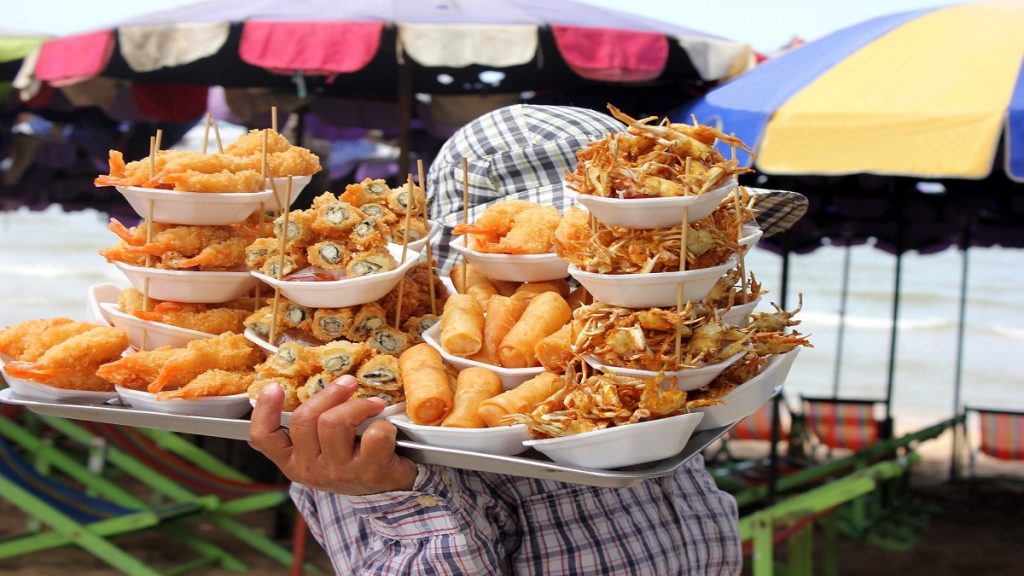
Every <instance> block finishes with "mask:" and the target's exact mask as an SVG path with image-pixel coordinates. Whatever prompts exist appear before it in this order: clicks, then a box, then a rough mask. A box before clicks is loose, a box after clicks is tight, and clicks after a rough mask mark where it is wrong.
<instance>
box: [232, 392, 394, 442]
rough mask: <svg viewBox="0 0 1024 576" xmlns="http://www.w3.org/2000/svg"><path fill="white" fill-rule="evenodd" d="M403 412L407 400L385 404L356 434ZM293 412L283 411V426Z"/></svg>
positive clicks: (254, 401)
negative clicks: (376, 422) (379, 421)
mask: <svg viewBox="0 0 1024 576" xmlns="http://www.w3.org/2000/svg"><path fill="white" fill-rule="evenodd" d="M249 405H250V406H252V407H253V408H255V407H256V400H253V399H252V398H250V399H249ZM403 413H405V402H398V403H395V404H392V405H391V406H385V407H384V410H382V411H381V413H380V414H377V415H376V416H371V417H370V418H367V419H366V421H365V422H363V423H362V424H360V425H359V426H358V427H356V436H359V435H361V434H362V433H363V432H365V431H366V428H367V427H369V426H370V424H373V423H374V422H375V421H377V420H389V419H390V417H391V416H397V415H399V414H403ZM292 414H294V412H281V426H284V427H285V428H287V427H288V426H290V425H291V423H292Z"/></svg>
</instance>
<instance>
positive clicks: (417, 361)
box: [398, 344, 453, 426]
mask: <svg viewBox="0 0 1024 576" xmlns="http://www.w3.org/2000/svg"><path fill="white" fill-rule="evenodd" d="M398 370H399V372H400V374H401V378H402V387H403V389H404V390H405V412H406V414H408V415H409V419H410V420H412V421H413V422H415V423H416V424H424V425H428V426H436V425H438V424H440V423H441V422H442V421H443V420H444V419H445V417H446V416H448V413H449V412H451V409H452V400H453V398H452V389H451V387H450V386H449V385H448V374H447V373H446V372H445V368H444V362H443V361H442V360H441V355H440V354H438V353H437V350H434V348H433V347H432V346H430V345H429V344H417V345H415V346H413V347H412V348H409V349H408V350H406V351H405V352H403V353H402V355H401V357H399V359H398Z"/></svg>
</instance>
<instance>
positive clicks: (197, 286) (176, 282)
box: [114, 262, 257, 304]
mask: <svg viewBox="0 0 1024 576" xmlns="http://www.w3.org/2000/svg"><path fill="white" fill-rule="evenodd" d="M114 266H115V267H116V268H117V269H118V270H120V271H121V273H123V274H124V275H125V276H126V277H127V278H128V281H129V282H131V283H132V286H133V287H135V289H136V290H138V291H139V292H144V291H145V290H146V278H149V297H150V298H156V299H157V300H171V301H172V302H186V303H189V304H217V303H220V302H227V301H228V300H235V299H237V298H241V297H242V296H244V295H245V294H246V293H247V292H248V291H249V290H250V289H251V288H252V287H254V286H256V282H257V280H256V278H253V277H252V275H251V274H249V273H248V272H194V271H190V270H163V269H160V268H146V267H143V266H132V265H130V264H125V263H124V262H114Z"/></svg>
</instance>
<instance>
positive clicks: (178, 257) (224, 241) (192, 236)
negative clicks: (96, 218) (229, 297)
mask: <svg viewBox="0 0 1024 576" xmlns="http://www.w3.org/2000/svg"><path fill="white" fill-rule="evenodd" d="M108 228H109V229H110V230H111V231H112V232H114V233H115V234H117V235H118V237H119V238H121V242H120V243H118V244H117V245H116V246H113V247H111V248H106V249H103V250H100V255H102V256H103V257H104V258H106V259H107V261H108V262H124V263H126V264H132V265H144V264H145V260H146V257H147V256H149V257H151V258H152V261H151V263H150V265H151V266H153V267H156V268H164V269H177V270H185V269H196V268H197V269H199V270H204V271H205V270H231V269H236V268H239V267H241V266H242V265H243V263H245V262H246V260H247V258H248V256H247V254H246V246H248V245H250V244H251V243H252V242H254V241H255V240H256V230H255V229H254V228H253V227H251V226H248V225H246V224H240V225H232V226H175V225H160V226H159V228H158V227H157V226H156V225H154V229H153V236H152V239H151V240H150V241H149V242H146V232H147V230H146V225H145V224H140V225H139V226H135V227H133V228H126V227H125V226H124V224H122V223H121V222H119V221H117V220H116V219H114V218H111V219H110V225H109V226H108Z"/></svg>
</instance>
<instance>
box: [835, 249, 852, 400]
mask: <svg viewBox="0 0 1024 576" xmlns="http://www.w3.org/2000/svg"><path fill="white" fill-rule="evenodd" d="M851 252H853V249H852V247H851V246H850V237H849V236H847V237H846V246H845V247H844V248H843V286H842V288H841V289H840V294H839V328H838V331H837V333H836V361H835V364H834V365H833V369H832V397H833V398H839V373H840V371H841V370H842V367H843V339H844V337H845V335H846V303H847V301H848V299H849V296H850V254H851Z"/></svg>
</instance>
